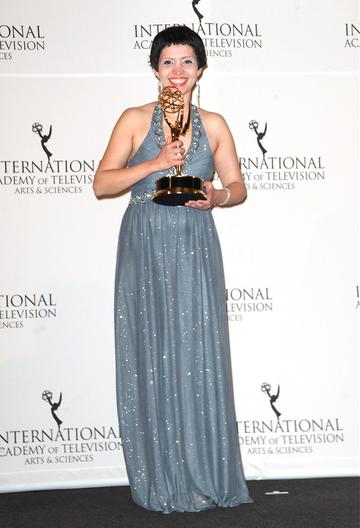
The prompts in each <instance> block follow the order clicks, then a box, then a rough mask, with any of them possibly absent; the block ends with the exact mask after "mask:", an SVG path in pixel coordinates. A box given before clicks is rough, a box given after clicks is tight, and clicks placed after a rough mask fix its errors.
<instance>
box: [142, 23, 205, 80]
mask: <svg viewBox="0 0 360 528" xmlns="http://www.w3.org/2000/svg"><path fill="white" fill-rule="evenodd" d="M172 44H185V45H188V46H191V47H192V48H193V50H194V52H195V56H196V60H197V64H198V68H203V67H204V66H206V62H207V61H206V51H205V46H204V43H203V41H202V40H201V37H199V35H198V34H197V33H196V32H195V31H193V30H192V29H190V28H189V27H187V26H172V27H169V28H166V29H163V30H162V31H160V32H159V33H158V34H157V35H156V37H155V38H154V40H153V43H152V46H151V51H150V66H151V67H152V68H154V70H156V71H157V70H158V68H159V59H160V54H161V52H162V50H163V49H164V48H165V47H167V46H171V45H172Z"/></svg>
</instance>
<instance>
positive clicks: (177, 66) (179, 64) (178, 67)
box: [174, 62, 183, 73]
mask: <svg viewBox="0 0 360 528" xmlns="http://www.w3.org/2000/svg"><path fill="white" fill-rule="evenodd" d="M182 70H183V66H182V62H175V65H174V71H175V73H181V72H182Z"/></svg>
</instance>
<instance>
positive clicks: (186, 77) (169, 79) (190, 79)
mask: <svg viewBox="0 0 360 528" xmlns="http://www.w3.org/2000/svg"><path fill="white" fill-rule="evenodd" d="M154 73H155V75H156V77H157V78H158V79H159V81H160V82H161V84H162V85H163V87H165V86H175V87H176V88H178V89H179V90H181V91H182V93H183V94H184V95H185V94H191V91H192V89H193V87H194V85H195V83H196V81H197V79H198V77H199V76H200V74H201V68H198V65H197V60H196V55H195V52H194V50H193V48H192V47H191V46H189V45H187V44H172V45H171V46H167V47H165V48H164V49H163V50H162V52H161V54H160V59H159V66H158V71H154Z"/></svg>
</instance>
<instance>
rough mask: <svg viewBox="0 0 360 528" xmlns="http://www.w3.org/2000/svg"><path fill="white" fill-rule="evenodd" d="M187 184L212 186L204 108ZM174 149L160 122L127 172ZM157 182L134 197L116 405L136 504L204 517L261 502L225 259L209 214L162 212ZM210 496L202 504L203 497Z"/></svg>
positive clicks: (122, 248)
mask: <svg viewBox="0 0 360 528" xmlns="http://www.w3.org/2000/svg"><path fill="white" fill-rule="evenodd" d="M191 113H192V138H191V143H190V147H189V150H188V152H187V154H186V161H187V163H186V165H185V166H184V168H183V174H191V175H194V176H201V177H203V178H204V179H207V180H211V178H212V176H213V169H214V167H213V157H212V153H211V151H210V147H209V143H208V140H207V137H206V133H205V130H204V128H203V126H202V123H201V120H200V116H199V113H198V111H197V109H196V107H194V106H192V107H191ZM164 144H165V138H164V132H163V128H162V112H161V109H160V107H159V106H158V105H156V106H155V110H154V113H153V117H152V121H151V126H150V130H149V132H148V134H147V136H146V138H145V139H144V141H143V143H142V145H141V146H140V148H139V150H138V151H137V153H136V154H135V156H134V157H133V158H132V159H131V161H130V162H129V166H131V165H135V164H137V163H140V162H142V161H144V160H147V159H151V158H154V157H155V156H156V155H157V154H158V152H159V149H160V148H161V146H162V145H164ZM168 172H169V171H165V172H161V173H156V174H151V175H150V176H148V177H147V178H145V179H144V180H142V181H140V182H139V183H137V184H136V185H134V186H133V187H132V191H131V199H130V204H129V206H128V208H127V210H126V212H125V214H124V216H123V220H122V224H121V229H120V235H119V244H118V257H117V265H116V279H115V280H116V282H115V340H116V367H117V376H116V378H117V379H116V383H117V405H118V416H119V424H120V433H121V438H122V443H123V452H124V457H125V462H126V468H127V473H128V478H129V483H130V487H131V493H132V498H133V500H134V502H136V503H137V504H139V505H140V506H142V507H144V508H147V509H149V510H156V511H161V512H163V513H170V512H172V511H182V512H183V511H194V512H195V511H200V510H204V509H208V508H214V507H216V506H237V505H239V504H241V503H246V502H252V499H251V498H250V497H249V494H248V490H247V486H246V482H245V480H244V475H243V471H242V465H241V457H240V450H239V443H238V436H237V428H236V416H235V407H234V398H233V385H232V374H231V361H230V349H229V336H228V327H227V317H226V311H225V284H224V273H223V265H222V257H221V250H220V246H219V241H218V236H217V232H216V228H215V225H214V222H213V217H212V213H211V211H200V210H196V209H192V208H188V207H168V206H163V205H157V204H155V203H154V202H153V201H152V200H151V196H152V192H153V190H154V188H155V180H156V179H158V178H159V177H161V176H164V175H166V174H168ZM199 496H205V497H199Z"/></svg>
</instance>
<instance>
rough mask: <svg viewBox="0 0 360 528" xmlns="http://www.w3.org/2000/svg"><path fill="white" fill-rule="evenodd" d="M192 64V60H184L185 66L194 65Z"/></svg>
mask: <svg viewBox="0 0 360 528" xmlns="http://www.w3.org/2000/svg"><path fill="white" fill-rule="evenodd" d="M192 63H193V61H192V59H185V60H184V64H192Z"/></svg>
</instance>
